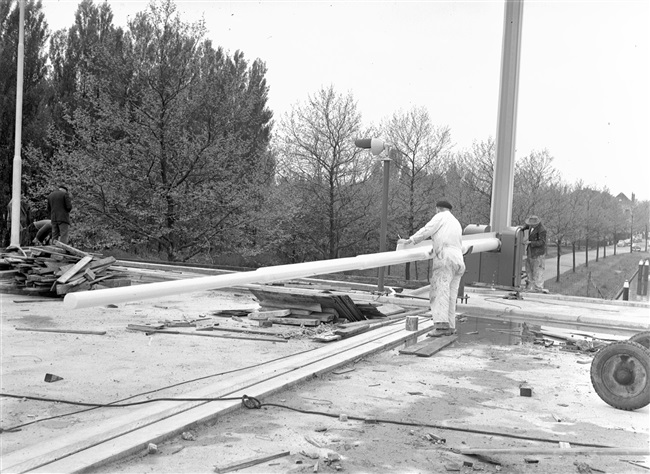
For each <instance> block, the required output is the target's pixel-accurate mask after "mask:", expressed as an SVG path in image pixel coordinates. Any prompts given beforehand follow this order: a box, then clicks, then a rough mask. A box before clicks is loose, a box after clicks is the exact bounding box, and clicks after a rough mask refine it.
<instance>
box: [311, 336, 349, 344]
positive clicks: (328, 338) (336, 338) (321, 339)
mask: <svg viewBox="0 0 650 474" xmlns="http://www.w3.org/2000/svg"><path fill="white" fill-rule="evenodd" d="M311 339H312V341H316V342H333V341H340V340H341V339H343V338H342V337H341V336H336V335H334V334H329V335H323V334H316V335H315V336H314V337H312V338H311Z"/></svg>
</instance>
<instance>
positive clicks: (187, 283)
mask: <svg viewBox="0 0 650 474" xmlns="http://www.w3.org/2000/svg"><path fill="white" fill-rule="evenodd" d="M467 237H470V236H467ZM464 239H465V237H464ZM427 242H428V245H427ZM469 245H471V246H472V247H473V249H474V250H473V252H474V253H476V252H477V251H491V250H498V249H499V245H500V242H499V239H497V238H496V237H494V236H491V235H489V236H487V237H483V238H477V237H472V238H471V239H469V240H468V243H467V244H464V245H463V247H464V249H463V250H464V251H466V250H467V248H468V246H469ZM429 258H431V242H430V241H425V242H420V243H419V244H418V246H416V247H415V248H410V249H408V250H396V251H394V252H381V253H372V254H367V255H359V256H357V257H348V258H339V259H335V260H319V261H316V262H304V263H294V264H291V265H278V266H275V267H265V268H259V269H257V270H255V271H252V272H240V273H229V274H227V275H215V276H208V277H200V278H191V279H187V280H180V281H165V282H161V283H149V284H147V285H138V286H126V287H121V288H108V289H105V290H93V291H80V292H78V293H69V294H67V295H66V296H65V298H64V300H63V303H64V304H65V306H66V307H67V308H70V309H75V308H88V307H91V306H102V305H107V304H115V303H125V302H127V301H139V300H144V299H148V298H159V297H166V296H171V295H178V294H182V293H191V292H195V291H203V290H213V289H218V288H230V287H233V286H238V285H246V284H249V283H270V282H274V281H283V280H290V279H292V278H306V277H310V276H314V275H325V274H328V273H337V272H342V271H347V270H363V269H367V268H378V267H384V266H388V265H398V264H400V263H406V262H415V261H418V260H427V259H429Z"/></svg>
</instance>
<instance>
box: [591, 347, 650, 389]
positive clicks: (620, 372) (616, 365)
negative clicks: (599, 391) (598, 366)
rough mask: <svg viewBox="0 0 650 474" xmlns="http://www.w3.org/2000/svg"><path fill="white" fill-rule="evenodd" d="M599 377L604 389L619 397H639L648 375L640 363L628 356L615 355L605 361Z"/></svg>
mask: <svg viewBox="0 0 650 474" xmlns="http://www.w3.org/2000/svg"><path fill="white" fill-rule="evenodd" d="M601 375H602V381H603V384H604V386H605V388H606V389H607V390H608V391H609V392H611V393H612V394H614V395H616V396H619V397H634V396H636V395H639V394H641V393H643V390H644V389H645V387H646V385H647V383H648V374H647V372H646V370H645V368H644V366H643V364H642V363H641V361H639V360H638V359H637V358H636V357H633V356H630V355H628V354H616V355H613V356H611V357H610V358H609V359H607V362H606V363H605V364H603V367H602V373H601Z"/></svg>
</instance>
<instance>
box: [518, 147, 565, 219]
mask: <svg viewBox="0 0 650 474" xmlns="http://www.w3.org/2000/svg"><path fill="white" fill-rule="evenodd" d="M558 182H559V173H558V171H557V170H556V169H555V168H554V167H553V157H552V156H551V155H550V154H549V152H548V150H542V151H540V152H536V151H533V152H531V154H530V155H528V156H525V157H524V158H522V159H521V160H518V161H517V162H516V163H515V177H514V193H513V194H514V196H513V205H512V220H513V222H514V223H521V222H524V221H525V220H526V218H527V217H528V216H530V215H531V214H537V215H539V216H540V217H542V219H547V216H550V215H551V214H553V213H555V211H554V209H553V206H552V204H551V200H552V199H553V194H554V193H556V191H557V188H556V185H557V184H558Z"/></svg>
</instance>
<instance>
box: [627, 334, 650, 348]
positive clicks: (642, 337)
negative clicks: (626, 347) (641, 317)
mask: <svg viewBox="0 0 650 474" xmlns="http://www.w3.org/2000/svg"><path fill="white" fill-rule="evenodd" d="M628 340H629V341H632V342H636V343H638V344H641V345H642V346H643V347H645V348H646V349H650V331H643V332H640V333H639V334H635V335H634V336H632V337H631V338H630V339H628Z"/></svg>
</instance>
